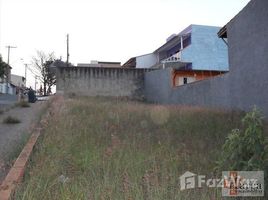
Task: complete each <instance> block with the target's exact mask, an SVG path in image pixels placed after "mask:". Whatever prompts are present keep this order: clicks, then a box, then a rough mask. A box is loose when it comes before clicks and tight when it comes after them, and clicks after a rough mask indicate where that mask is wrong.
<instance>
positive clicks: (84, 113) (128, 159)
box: [16, 98, 242, 200]
mask: <svg viewBox="0 0 268 200" xmlns="http://www.w3.org/2000/svg"><path fill="white" fill-rule="evenodd" d="M241 117H242V116H241V113H236V112H232V113H228V112H224V111H220V110H214V111H213V110H207V109H203V108H198V107H196V108H191V107H177V106H159V105H148V104H142V103H138V102H131V101H126V100H117V99H103V98H79V99H78V98H77V99H69V100H65V102H64V103H63V107H62V109H61V111H60V112H59V113H58V115H57V116H56V117H54V118H53V119H51V120H50V121H49V122H48V124H49V128H47V129H46V130H45V131H44V134H43V138H42V140H41V141H40V143H39V144H38V147H37V148H36V152H35V153H34V155H33V158H32V162H31V163H30V166H29V168H28V170H27V173H26V177H25V181H24V182H23V184H22V185H21V186H20V188H19V189H18V190H17V193H16V199H27V200H31V199H98V200H99V199H100V200H102V199H103V200H104V199H112V200H120V199H127V200H134V199H138V200H140V199H145V200H158V199H159V200H165V199H167V200H169V199H172V200H173V199H187V200H191V199H204V200H207V199H221V193H220V191H219V190H216V189H208V188H202V189H196V190H191V191H183V192H182V191H180V186H179V176H181V175H182V174H183V173H184V172H186V171H191V172H194V173H197V174H202V175H203V174H204V175H209V176H213V168H214V166H215V161H216V160H217V157H218V156H219V153H220V150H221V149H220V148H221V145H222V144H223V143H224V140H225V137H226V136H227V134H228V133H229V132H230V130H231V129H233V128H236V127H239V126H240V119H241Z"/></svg>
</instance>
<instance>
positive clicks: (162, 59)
mask: <svg viewBox="0 0 268 200" xmlns="http://www.w3.org/2000/svg"><path fill="white" fill-rule="evenodd" d="M220 29H221V28H220V27H215V26H203V25H190V26H188V27H187V28H185V29H184V30H183V31H181V32H180V33H179V34H173V35H171V36H170V37H169V38H168V39H167V41H166V43H165V44H163V45H162V46H161V47H159V48H158V49H156V50H155V51H154V52H153V53H150V54H146V55H142V56H137V57H133V58H131V59H129V60H128V61H127V62H126V63H125V64H124V65H123V67H127V68H167V67H172V68H173V69H174V76H175V77H174V78H173V79H174V83H176V84H174V86H179V85H183V83H185V84H187V83H191V82H194V81H197V80H200V79H201V80H202V79H205V78H209V77H212V76H216V75H221V74H224V73H226V72H228V70H229V66H228V47H227V45H226V43H225V41H223V40H222V39H220V38H218V36H217V33H218V31H219V30H220Z"/></svg>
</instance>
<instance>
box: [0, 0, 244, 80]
mask: <svg viewBox="0 0 268 200" xmlns="http://www.w3.org/2000/svg"><path fill="white" fill-rule="evenodd" d="M248 2H249V0H113V1H112V0H23V1H22V0H0V54H2V56H3V58H4V60H7V49H6V45H12V46H17V48H16V49H12V50H11V54H10V64H11V65H12V67H13V69H12V73H13V74H18V75H24V66H23V62H26V63H30V62H31V58H32V56H34V55H35V52H36V50H43V51H45V52H55V54H56V56H57V57H60V56H62V58H63V60H65V59H66V34H67V33H69V34H70V61H71V62H72V63H75V64H76V63H83V62H84V63H85V62H86V63H89V62H90V61H91V60H101V61H120V62H122V63H124V62H125V61H126V60H128V59H129V58H130V57H133V56H137V55H141V54H145V53H150V52H152V51H153V50H155V49H156V48H158V47H159V46H160V45H162V44H163V43H164V42H165V40H166V38H167V37H168V36H170V35H171V34H173V33H178V32H180V31H181V30H183V29H184V28H185V27H187V26H188V25H190V24H202V25H215V26H223V25H225V24H226V23H227V22H228V21H230V20H231V19H232V18H233V17H234V16H235V15H236V14H237V13H238V12H239V11H240V10H241V9H242V8H243V7H244V6H245V5H246V4H247V3H248ZM21 58H23V59H24V61H22V60H21ZM28 75H29V76H32V75H31V73H30V72H28V74H27V76H28ZM27 78H28V79H30V77H27ZM28 83H29V84H32V85H33V79H32V78H31V80H29V81H28Z"/></svg>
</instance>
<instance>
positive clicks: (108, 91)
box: [57, 67, 146, 99]
mask: <svg viewBox="0 0 268 200" xmlns="http://www.w3.org/2000/svg"><path fill="white" fill-rule="evenodd" d="M145 71H146V69H125V68H98V67H95V68H91V67H59V68H57V93H58V94H67V95H68V94H76V95H82V96H127V97H131V98H139V99H141V98H143V96H144V73H145Z"/></svg>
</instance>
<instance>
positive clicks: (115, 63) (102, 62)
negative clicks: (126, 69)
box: [98, 61, 121, 65]
mask: <svg viewBox="0 0 268 200" xmlns="http://www.w3.org/2000/svg"><path fill="white" fill-rule="evenodd" d="M98 64H114V65H121V62H104V61H98Z"/></svg>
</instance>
